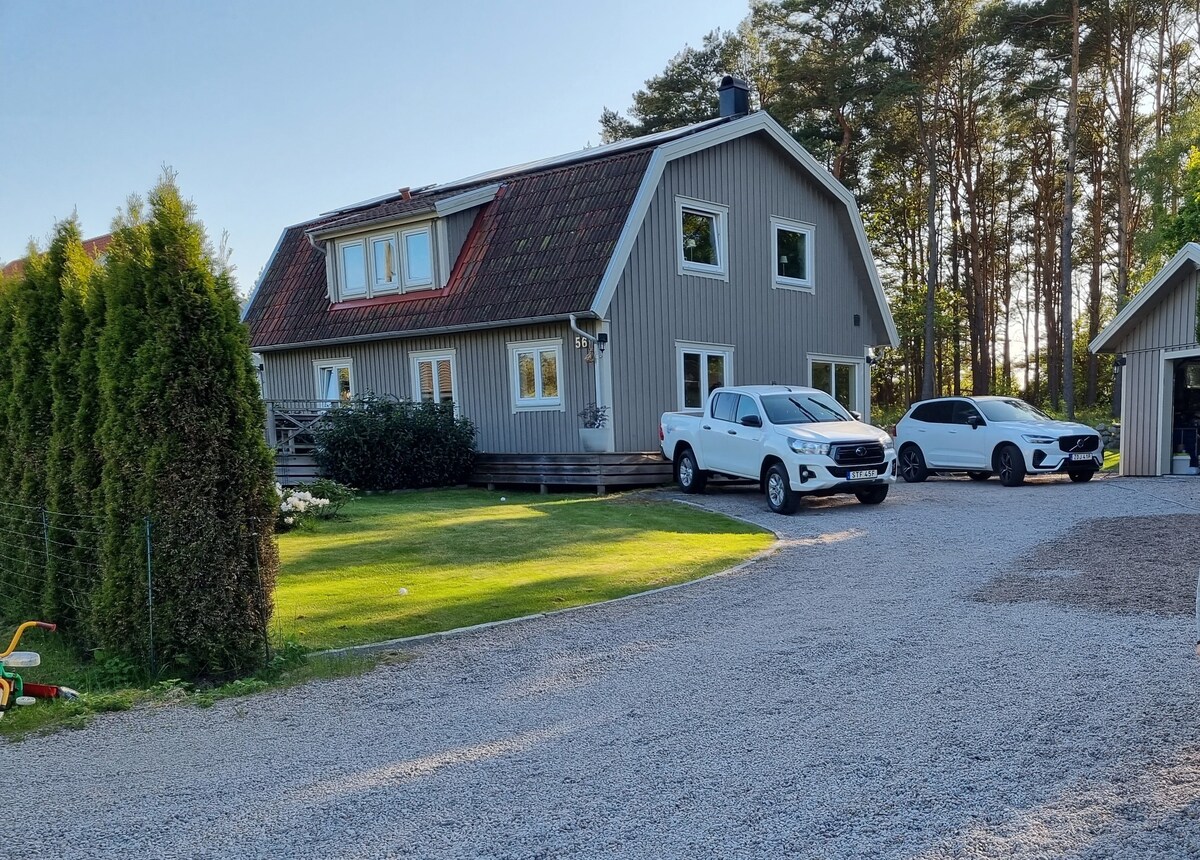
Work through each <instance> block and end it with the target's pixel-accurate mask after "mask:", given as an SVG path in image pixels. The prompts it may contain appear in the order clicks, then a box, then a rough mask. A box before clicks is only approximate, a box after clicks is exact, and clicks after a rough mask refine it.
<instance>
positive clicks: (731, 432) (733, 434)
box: [725, 430, 737, 436]
mask: <svg viewBox="0 0 1200 860" xmlns="http://www.w3.org/2000/svg"><path fill="white" fill-rule="evenodd" d="M725 432H726V433H728V434H729V435H730V436H736V435H737V431H736V430H726V431H725Z"/></svg>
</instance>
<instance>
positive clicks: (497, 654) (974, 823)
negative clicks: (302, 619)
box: [0, 479, 1200, 860]
mask: <svg viewBox="0 0 1200 860" xmlns="http://www.w3.org/2000/svg"><path fill="white" fill-rule="evenodd" d="M699 501H700V502H701V503H702V504H704V505H705V506H707V507H710V508H712V509H715V510H719V511H725V512H728V513H732V514H736V515H738V516H741V517H745V518H747V519H750V520H753V521H755V522H758V523H762V524H764V525H767V526H769V527H770V528H773V529H775V530H777V531H778V532H779V533H780V534H781V536H782V538H783V541H782V547H781V549H780V551H779V552H778V553H777V554H776V555H774V556H772V557H771V558H769V559H767V560H765V561H763V562H760V563H759V564H756V565H753V566H751V567H749V568H747V569H745V570H743V571H741V572H739V573H737V574H734V575H730V576H724V577H717V578H714V579H710V580H708V581H705V582H701V583H697V584H694V585H691V586H688V587H685V588H681V589H677V590H674V591H669V592H664V593H661V594H657V595H651V596H648V597H645V598H640V599H636V600H631V601H625V602H622V603H617V604H613V605H610V606H601V607H593V608H589V609H585V610H582V611H579V612H575V613H569V614H564V615H559V616H555V617H551V618H544V619H537V620H533V621H530V622H523V623H520V624H515V625H510V626H507V627H501V628H493V629H490V630H486V631H481V632H478V633H473V634H470V635H467V636H463V637H460V638H457V639H452V640H448V641H438V642H433V643H430V644H425V645H421V646H420V647H419V648H417V649H415V650H414V652H413V655H412V659H410V660H408V661H407V662H404V663H402V664H399V665H392V666H385V667H382V668H380V669H378V670H376V671H374V672H372V673H371V674H369V675H366V676H364V677H361V678H356V679H352V680H349V681H341V682H337V683H333V684H328V685H324V686H308V687H304V688H300V689H293V690H287V691H280V692H276V693H271V694H267V695H262V696H256V697H252V698H247V699H240V700H229V701H225V702H222V703H220V704H218V705H217V706H215V707H213V708H211V709H208V710H199V709H195V708H192V707H179V706H175V707H162V708H160V709H157V710H155V711H149V712H145V711H144V712H138V713H128V714H120V715H113V716H108V717H105V718H102V719H99V720H98V721H97V722H96V723H94V724H93V725H92V726H91V727H90V728H88V729H86V730H83V731H78V732H67V733H61V734H57V735H53V736H50V737H44V738H32V739H29V740H26V741H23V742H21V743H18V744H13V745H11V746H9V747H7V748H6V749H3V751H2V752H3V756H4V765H5V770H6V771H7V773H6V774H5V780H4V783H5V788H4V789H3V790H0V798H2V799H3V802H4V807H5V813H6V816H9V817H10V822H9V823H10V824H11V825H13V826H12V827H6V828H5V832H6V835H5V836H4V837H3V838H4V844H5V845H7V846H9V847H12V846H14V845H15V844H16V842H14V838H15V839H17V840H19V839H20V838H21V837H20V836H16V837H14V834H22V835H24V836H27V837H28V839H29V840H30V842H31V843H35V844H37V845H39V846H45V850H46V851H47V852H48V853H47V855H46V856H62V857H117V856H128V857H179V858H197V857H229V858H243V857H288V858H291V857H296V858H307V857H346V858H357V857H405V858H407V857H455V858H459V857H466V858H476V857H477V858H560V857H563V858H627V857H628V858H673V857H680V858H684V857H687V858H723V860H724V858H743V857H755V858H782V857H812V858H876V857H878V858H896V860H901V858H903V860H930V858H952V857H970V858H976V857H1005V858H1048V857H1069V858H1101V857H1120V858H1155V857H1164V858H1166V857H1169V858H1188V857H1197V856H1200V737H1198V733H1200V719H1198V717H1200V697H1198V695H1197V689H1198V687H1200V660H1198V659H1197V657H1196V655H1195V652H1194V646H1195V638H1196V637H1195V627H1194V623H1193V620H1192V618H1191V617H1190V616H1188V615H1187V614H1185V613H1182V612H1181V611H1180V610H1179V602H1180V600H1183V601H1184V602H1186V601H1187V599H1189V598H1190V597H1191V596H1192V595H1189V594H1188V593H1187V589H1188V588H1191V587H1193V584H1194V582H1195V578H1196V572H1197V568H1200V558H1198V557H1197V555H1196V554H1195V553H1192V554H1191V555H1190V556H1188V555H1187V552H1186V550H1187V546H1184V545H1183V544H1179V546H1180V547H1181V549H1179V550H1177V552H1178V553H1179V555H1180V557H1177V558H1171V557H1170V555H1171V554H1166V555H1167V557H1166V558H1164V557H1163V556H1164V553H1161V552H1154V551H1150V549H1152V547H1151V548H1149V549H1147V551H1146V552H1144V553H1143V552H1139V547H1142V548H1147V541H1149V542H1151V543H1153V542H1154V541H1156V540H1167V539H1172V540H1173V539H1174V538H1173V537H1171V536H1172V535H1175V534H1176V533H1177V532H1179V531H1180V530H1181V529H1195V528H1196V522H1197V521H1196V519H1195V515H1196V514H1198V513H1200V480H1195V481H1189V480H1187V479H1159V480H1149V479H1140V480H1133V479H1128V480H1126V479H1110V480H1097V481H1094V482H1092V483H1090V484H1086V485H1074V484H1070V483H1067V482H1065V481H1064V480H1062V479H1049V480H1045V479H1039V480H1037V481H1033V482H1031V483H1030V484H1029V485H1028V486H1026V487H1024V488H1021V489H1004V488H1002V487H1000V486H999V485H998V484H997V483H996V482H995V481H994V480H993V481H990V482H988V483H987V484H984V485H978V484H974V483H971V482H969V481H966V480H958V479H935V480H931V481H929V482H928V483H926V484H922V485H912V486H909V485H898V486H896V487H895V488H894V489H893V492H892V495H891V497H890V498H889V499H888V501H887V502H886V503H885V504H883V505H882V506H880V507H875V508H872V507H867V506H863V505H859V504H858V503H856V502H854V501H853V499H849V500H845V499H828V500H822V501H818V502H814V503H810V504H809V505H807V506H806V507H805V508H804V509H802V511H801V512H800V513H798V514H797V515H796V516H794V517H790V518H787V517H777V516H774V515H772V514H770V513H768V512H767V511H766V506H765V504H764V502H763V500H762V497H761V496H759V495H757V494H756V493H750V492H742V491H732V492H721V493H716V494H712V495H708V496H704V497H701V498H700V499H699ZM1164 517H1165V518H1169V519H1163V518H1164ZM1127 523H1130V524H1132V525H1130V527H1129V528H1125V525H1126V524H1127ZM1172 524H1174V526H1177V527H1173V525H1172ZM1188 533H1189V534H1192V533H1191V532H1188ZM1164 535H1165V536H1166V537H1164ZM1156 536H1157V537H1156ZM1101 542H1107V544H1108V545H1109V546H1111V547H1114V550H1113V553H1097V552H1096V551H1095V547H1097V546H1103V545H1104V544H1103V543H1101ZM1072 545H1078V546H1079V547H1080V552H1079V553H1078V554H1077V555H1074V554H1072V553H1071V552H1070V547H1071V546H1072ZM1190 546H1194V544H1193V545H1190ZM1118 553H1119V558H1120V559H1122V560H1124V565H1123V566H1122V565H1116V566H1114V565H1113V564H1111V563H1110V559H1111V558H1113V557H1116V555H1117V554H1118ZM1114 567H1117V568H1120V569H1119V570H1114ZM1181 570H1182V571H1183V572H1182V573H1181V572H1180V571H1181ZM1164 571H1166V573H1164ZM1171 571H1174V573H1171ZM1118 574H1119V575H1118ZM1168 574H1169V575H1168ZM1164 576H1167V578H1171V577H1173V579H1172V582H1173V583H1174V584H1173V585H1171V584H1167V585H1162V586H1155V587H1150V588H1141V589H1139V588H1137V587H1135V586H1136V583H1138V582H1140V581H1142V580H1144V579H1146V578H1154V577H1164ZM1014 583H1016V586H1014ZM1064 583H1065V585H1064ZM1021 584H1024V587H1019V586H1021ZM1127 589H1128V590H1132V591H1133V592H1134V593H1133V594H1131V595H1129V596H1128V597H1127V598H1124V599H1103V596H1104V594H1106V593H1109V592H1112V591H1113V590H1122V591H1123V590H1127ZM1181 594H1182V597H1181V596H1180V595H1181ZM1193 594H1194V592H1193ZM1089 595H1090V596H1089ZM3 853H4V850H3V849H2V848H0V854H3Z"/></svg>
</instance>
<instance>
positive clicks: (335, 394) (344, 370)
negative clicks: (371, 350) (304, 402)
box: [316, 361, 354, 402]
mask: <svg viewBox="0 0 1200 860" xmlns="http://www.w3.org/2000/svg"><path fill="white" fill-rule="evenodd" d="M316 369H317V399H318V400H336V401H339V402H345V401H347V400H349V399H350V398H351V397H353V396H354V384H353V378H352V373H351V365H350V362H349V361H339V362H330V363H328V364H318V365H316Z"/></svg>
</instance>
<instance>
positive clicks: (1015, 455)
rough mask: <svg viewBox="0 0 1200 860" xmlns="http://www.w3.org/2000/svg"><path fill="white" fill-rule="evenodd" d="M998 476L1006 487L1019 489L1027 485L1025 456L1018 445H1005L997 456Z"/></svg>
mask: <svg viewBox="0 0 1200 860" xmlns="http://www.w3.org/2000/svg"><path fill="white" fill-rule="evenodd" d="M996 466H997V468H996V475H997V476H999V478H1000V483H1001V484H1003V485H1004V486H1006V487H1019V486H1021V485H1022V484H1023V483H1025V456H1024V455H1023V454H1022V453H1021V449H1020V448H1018V447H1017V446H1016V445H1012V444H1009V445H1005V446H1004V447H1003V448H1001V449H1000V451H999V453H997V454H996Z"/></svg>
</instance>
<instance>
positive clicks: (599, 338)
mask: <svg viewBox="0 0 1200 860" xmlns="http://www.w3.org/2000/svg"><path fill="white" fill-rule="evenodd" d="M607 346H608V332H606V331H602V332H600V333H599V334H597V335H596V348H597V349H599V350H600V354H601V355H604V348H605V347H607Z"/></svg>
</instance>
